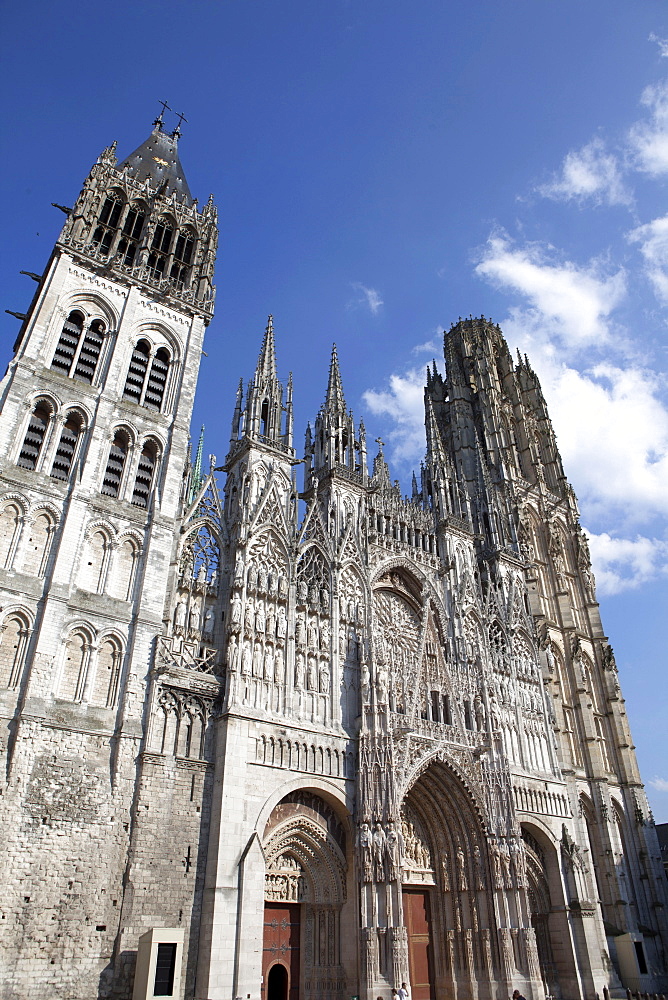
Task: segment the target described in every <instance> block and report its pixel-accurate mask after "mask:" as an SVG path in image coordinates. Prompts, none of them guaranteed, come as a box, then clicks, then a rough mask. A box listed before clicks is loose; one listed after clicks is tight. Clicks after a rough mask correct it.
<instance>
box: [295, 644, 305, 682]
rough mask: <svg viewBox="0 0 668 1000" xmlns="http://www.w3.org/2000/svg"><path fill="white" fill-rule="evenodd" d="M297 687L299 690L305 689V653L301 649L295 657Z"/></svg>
mask: <svg viewBox="0 0 668 1000" xmlns="http://www.w3.org/2000/svg"><path fill="white" fill-rule="evenodd" d="M295 687H296V688H297V690H298V691H302V690H303V689H304V654H303V653H302V652H301V651H298V652H297V655H296V657H295Z"/></svg>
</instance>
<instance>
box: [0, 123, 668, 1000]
mask: <svg viewBox="0 0 668 1000" xmlns="http://www.w3.org/2000/svg"><path fill="white" fill-rule="evenodd" d="M177 139H178V131H176V132H173V133H171V134H167V132H166V131H165V130H164V126H163V122H162V119H158V121H157V122H156V123H155V126H154V130H153V133H152V135H151V136H150V138H149V139H148V140H147V141H146V143H144V144H143V145H142V146H140V147H139V149H138V150H137V152H136V153H134V154H133V155H132V156H130V157H128V159H127V160H125V161H124V162H123V163H121V164H120V165H118V164H117V162H116V158H115V154H114V152H113V149H111V150H106V151H105V152H104V153H103V154H102V156H101V157H100V159H99V161H98V163H97V164H96V165H95V166H94V167H93V170H92V172H91V174H90V176H89V178H88V179H87V181H86V182H85V184H84V188H83V190H82V193H81V195H80V196H79V199H78V200H77V203H76V205H75V207H74V208H73V209H72V210H71V211H70V213H69V216H68V221H67V223H66V225H65V228H64V230H63V233H62V235H61V237H60V239H59V240H58V242H57V244H56V247H55V250H54V254H53V257H52V259H51V262H50V264H49V266H48V267H47V269H46V271H45V273H44V275H43V277H42V278H41V279H40V283H39V288H38V292H37V295H36V298H35V300H34V302H33V305H32V306H31V309H30V311H29V313H28V316H27V318H26V320H25V323H24V326H23V329H22V331H21V335H20V337H19V341H18V344H17V352H16V356H15V358H14V359H13V361H12V362H11V364H10V367H9V370H8V373H7V376H6V377H5V380H4V382H3V396H2V411H1V413H0V430H1V431H2V434H1V440H2V447H3V448H5V451H4V452H3V457H2V462H1V463H0V469H1V470H2V492H0V546H1V547H0V562H1V566H0V588H1V592H0V596H1V597H2V608H1V610H0V709H1V710H2V714H3V718H4V720H5V725H6V731H5V735H4V738H3V743H2V750H3V754H4V757H5V770H4V772H3V773H2V780H3V784H2V786H1V788H0V791H1V794H2V810H1V812H0V823H1V824H2V830H1V832H2V837H3V843H4V844H5V845H6V851H5V853H4V855H3V864H4V866H5V867H4V868H3V872H2V878H3V881H4V886H5V891H4V893H3V899H2V910H1V919H0V948H1V949H2V950H1V951H0V963H1V973H0V984H1V985H0V998H1V1000H17V997H23V996H28V995H32V994H33V993H38V992H39V991H40V990H41V991H42V992H44V990H46V991H47V992H48V993H49V996H53V997H56V998H58V1000H72V998H76V1000H89V998H90V997H98V998H100V1000H101V998H110V1000H111V998H117V1000H130V997H132V996H133V991H134V998H135V1000H148V998H149V997H153V996H156V995H157V996H176V997H179V998H180V1000H235V998H238V997H246V998H248V997H250V998H251V1000H347V998H348V997H350V996H353V997H360V998H363V1000H375V998H377V997H378V996H380V997H382V998H383V1000H390V992H391V989H392V987H394V986H398V985H399V984H400V983H402V982H406V983H409V985H410V989H411V996H412V1000H506V998H507V997H508V996H509V995H510V993H512V991H513V990H514V989H519V990H520V991H521V992H522V993H523V994H524V995H525V996H526V997H528V998H529V1000H544V998H545V997H546V996H549V997H555V998H559V1000H561V998H563V1000H594V998H595V997H596V996H597V995H599V996H600V995H602V994H603V991H604V990H605V989H608V990H609V991H610V993H611V994H612V995H613V996H623V995H624V992H623V991H624V989H626V988H628V989H632V990H640V991H641V992H653V991H658V990H661V989H663V990H665V987H666V978H665V951H664V949H665V942H666V927H665V909H664V908H665V905H666V898H665V884H664V880H663V874H662V868H661V864H660V856H659V851H658V845H657V842H656V836H655V831H654V829H653V821H652V818H651V815H650V813H649V811H648V808H647V803H646V800H645V796H644V792H643V788H642V784H641V781H640V776H639V774H638V768H637V763H636V760H635V755H634V749H633V744H632V741H631V736H630V733H629V728H628V721H627V718H626V713H625V708H624V700H623V698H622V696H621V692H620V687H619V680H618V674H617V669H616V664H615V659H614V655H613V652H612V650H611V648H610V646H609V644H608V642H607V639H606V636H605V634H604V630H603V626H602V624H601V620H600V615H599V609H598V604H597V601H596V592H595V581H594V578H593V575H592V571H591V565H590V560H589V553H588V549H587V540H586V535H585V533H584V531H583V530H582V528H581V527H580V524H579V515H578V508H577V502H576V499H575V496H574V494H573V490H572V488H571V487H570V485H569V483H568V480H567V479H566V477H565V474H564V470H563V468H562V464H561V459H560V456H559V452H558V449H557V445H556V441H555V436H554V431H553V428H552V425H551V422H550V419H549V416H548V413H547V409H546V406H545V401H544V399H543V396H542V393H541V389H540V385H539V382H538V379H537V377H536V375H535V373H534V372H533V371H532V369H531V367H530V365H529V362H528V360H527V359H526V358H524V359H522V358H518V360H517V362H514V361H513V359H512V357H511V356H510V353H509V351H508V347H507V344H506V342H505V340H504V338H503V335H502V333H501V331H500V330H499V328H498V327H497V326H495V325H494V324H493V323H491V322H490V321H489V320H486V319H484V318H482V317H481V318H480V319H470V320H465V321H460V322H459V323H457V324H456V325H455V326H453V327H452V328H451V330H450V331H449V332H448V333H447V334H446V335H445V339H444V358H445V375H441V374H440V373H439V372H438V371H437V370H436V368H434V370H433V371H432V370H431V369H429V370H428V371H427V385H426V388H425V423H426V442H427V449H426V455H425V460H424V463H423V465H422V468H421V472H420V478H419V481H418V479H417V478H416V477H414V478H413V488H412V495H411V496H410V497H406V496H403V495H402V493H401V490H400V488H399V484H398V483H397V482H393V481H392V479H391V476H390V469H389V467H388V464H387V462H386V460H385V456H384V454H383V446H382V442H380V441H379V442H378V444H379V448H378V452H377V454H376V456H375V458H374V460H373V463H372V466H370V464H369V462H368V459H367V443H366V432H365V429H364V425H363V423H361V422H360V423H356V422H355V420H354V418H353V414H352V412H351V411H350V409H349V408H348V406H347V404H346V400H345V395H344V390H343V383H342V378H341V372H340V369H339V360H338V357H337V352H336V348H334V349H333V351H332V355H331V362H330V368H329V375H328V378H327V379H325V377H324V374H325V373H323V388H324V386H325V383H326V389H325V396H324V402H323V404H322V406H321V408H320V410H319V412H318V415H317V417H316V420H315V422H314V425H313V427H311V426H309V427H308V428H307V430H306V441H305V448H304V454H303V457H302V458H298V457H297V455H296V452H295V449H294V445H293V413H292V406H293V400H292V391H293V389H292V379H291V377H290V378H288V380H287V382H283V381H282V380H281V379H280V378H279V374H278V367H277V360H276V349H275V334H274V326H273V320H272V318H271V317H269V321H268V323H267V326H266V329H265V332H264V338H263V340H262V345H261V349H260V354H259V359H258V362H257V366H256V369H255V374H254V375H253V376H252V378H251V379H250V381H249V382H248V383H247V384H246V385H245V386H244V384H243V381H242V382H241V383H240V385H239V389H238V392H237V397H236V403H235V405H234V408H233V415H232V433H231V440H230V446H229V452H228V454H227V456H226V458H225V460H224V463H223V465H222V466H221V467H217V465H216V458H215V456H213V455H212V456H209V464H208V468H207V467H206V466H204V467H203V455H202V452H203V441H202V438H200V442H199V446H198V448H197V452H196V457H195V460H194V462H193V463H192V464H191V463H190V462H189V460H188V422H189V418H190V415H191V410H192V402H193V394H194V390H195V379H196V376H197V368H198V362H199V357H200V352H201V347H202V338H203V334H204V329H205V326H206V324H207V322H208V321H209V319H210V317H211V313H212V300H213V299H212V296H213V289H212V285H211V275H212V268H213V258H214V254H215V242H216V215H215V209H214V208H213V205H212V202H211V201H209V203H208V204H207V206H206V207H205V208H204V209H203V211H202V212H200V211H199V210H198V208H197V205H196V203H194V202H193V201H192V199H191V197H190V194H189V192H188V188H187V185H186V182H185V179H184V176H183V172H182V170H181V167H180V164H179V160H178V156H177V150H176V143H177ZM230 409H231V410H232V406H231V407H230ZM301 465H303V467H304V468H303V483H302V489H301V492H300V491H299V487H298V478H301V474H302V470H301V469H300V468H299V467H300V466H301ZM217 472H222V473H223V474H224V476H225V483H224V489H223V491H222V492H219V489H218V486H217V481H216V473H217Z"/></svg>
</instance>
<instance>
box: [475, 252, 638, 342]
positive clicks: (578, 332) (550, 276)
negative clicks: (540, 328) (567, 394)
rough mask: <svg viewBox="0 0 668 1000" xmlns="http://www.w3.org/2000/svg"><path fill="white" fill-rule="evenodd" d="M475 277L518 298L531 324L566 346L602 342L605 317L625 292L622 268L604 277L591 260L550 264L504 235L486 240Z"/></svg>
mask: <svg viewBox="0 0 668 1000" xmlns="http://www.w3.org/2000/svg"><path fill="white" fill-rule="evenodd" d="M549 249H550V250H551V249H552V248H549ZM476 273H477V274H479V275H480V276H481V277H483V278H487V279H488V280H489V281H491V282H492V283H493V284H494V285H496V286H497V287H501V288H505V289H508V290H512V291H514V292H519V293H520V294H521V295H523V296H524V297H525V299H527V300H528V303H529V311H530V314H532V315H533V318H534V321H535V322H534V325H539V324H540V323H543V324H547V325H548V326H549V328H550V333H551V334H552V335H553V336H555V337H557V338H558V339H560V340H562V341H563V342H564V343H565V344H566V345H568V346H570V347H578V346H585V345H587V344H591V343H592V342H595V343H598V344H601V343H603V342H605V341H606V340H607V339H608V325H607V322H608V319H609V316H610V314H611V313H612V312H613V310H614V309H615V308H616V307H617V306H618V305H619V303H620V302H621V301H622V299H623V298H624V295H625V293H626V281H625V275H624V272H623V271H622V270H619V271H617V272H616V273H615V274H605V273H604V271H603V269H602V267H601V266H600V265H599V264H598V263H597V262H595V261H592V262H590V263H589V264H588V265H587V266H586V267H578V266H577V265H576V264H573V263H572V262H571V261H564V262H561V263H551V262H550V261H549V260H548V251H547V249H545V248H542V247H540V246H538V245H537V244H530V245H528V246H525V247H515V246H513V244H512V243H511V241H510V240H509V239H508V237H507V236H506V235H505V234H493V235H492V236H491V237H490V238H489V240H488V241H487V244H486V247H485V249H484V251H483V253H482V257H481V260H480V263H479V264H478V265H477V267H476Z"/></svg>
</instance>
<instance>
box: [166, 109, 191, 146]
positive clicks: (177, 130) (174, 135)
mask: <svg viewBox="0 0 668 1000" xmlns="http://www.w3.org/2000/svg"><path fill="white" fill-rule="evenodd" d="M170 110H171V108H170ZM174 114H175V115H176V117H177V118H178V120H179V124H178V125H177V126H176V128H175V129H174V131H173V132H172V139H178V137H179V136H180V135H181V122H185V123H186V125H187V124H188V119H187V118H186V116H185V115H182V114H181V112H180V111H175V112H174Z"/></svg>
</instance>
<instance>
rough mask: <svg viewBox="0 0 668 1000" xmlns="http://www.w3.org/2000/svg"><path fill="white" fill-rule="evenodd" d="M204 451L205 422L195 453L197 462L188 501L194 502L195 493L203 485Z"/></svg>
mask: <svg viewBox="0 0 668 1000" xmlns="http://www.w3.org/2000/svg"><path fill="white" fill-rule="evenodd" d="M203 451H204V424H202V428H201V430H200V432H199V441H198V443H197V453H196V455H195V464H194V465H193V474H192V478H191V480H190V497H189V498H188V503H192V502H193V500H194V499H195V494H196V493H197V491H198V490H199V488H200V486H201V485H202V453H203Z"/></svg>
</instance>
